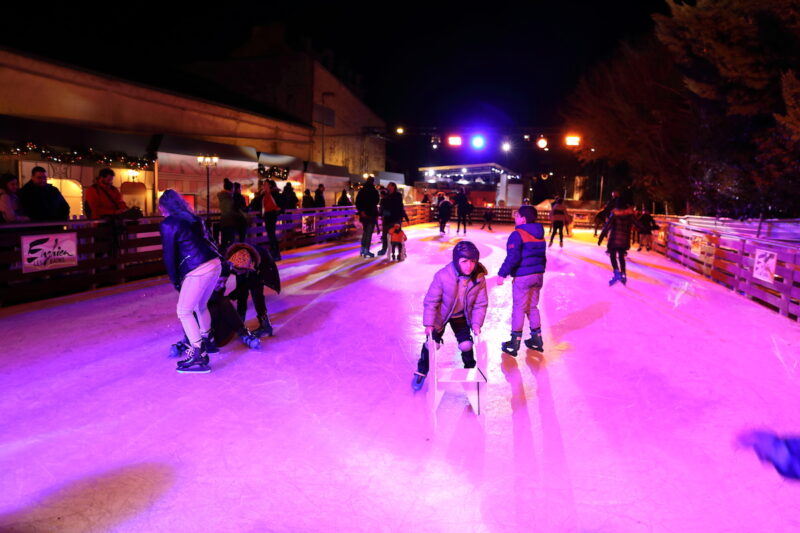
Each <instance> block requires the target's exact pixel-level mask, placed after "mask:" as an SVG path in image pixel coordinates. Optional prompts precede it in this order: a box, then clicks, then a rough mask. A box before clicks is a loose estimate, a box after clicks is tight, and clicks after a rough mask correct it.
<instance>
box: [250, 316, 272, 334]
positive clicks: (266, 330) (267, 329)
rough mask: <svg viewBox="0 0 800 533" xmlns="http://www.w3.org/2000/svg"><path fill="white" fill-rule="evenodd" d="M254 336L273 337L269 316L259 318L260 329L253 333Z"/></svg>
mask: <svg viewBox="0 0 800 533" xmlns="http://www.w3.org/2000/svg"><path fill="white" fill-rule="evenodd" d="M253 335H255V336H256V337H259V338H260V337H263V336H264V335H267V336H268V337H272V336H273V335H272V324H270V323H269V316H267V315H262V316H259V317H258V328H256V330H255V331H253Z"/></svg>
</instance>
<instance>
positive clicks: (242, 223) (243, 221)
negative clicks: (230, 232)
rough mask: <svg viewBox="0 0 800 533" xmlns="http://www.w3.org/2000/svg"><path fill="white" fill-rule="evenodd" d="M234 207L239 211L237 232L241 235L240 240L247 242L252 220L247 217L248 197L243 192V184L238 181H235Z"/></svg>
mask: <svg viewBox="0 0 800 533" xmlns="http://www.w3.org/2000/svg"><path fill="white" fill-rule="evenodd" d="M233 208H234V209H235V210H236V213H237V217H236V234H237V235H238V236H239V242H245V240H246V239H247V228H249V227H250V221H249V220H248V218H247V199H245V197H244V195H243V194H242V184H241V183H239V182H238V181H236V182H234V183H233Z"/></svg>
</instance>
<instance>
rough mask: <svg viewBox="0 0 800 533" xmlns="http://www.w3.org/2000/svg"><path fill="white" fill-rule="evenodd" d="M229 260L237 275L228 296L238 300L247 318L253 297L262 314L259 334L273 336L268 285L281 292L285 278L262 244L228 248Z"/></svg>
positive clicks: (242, 315)
mask: <svg viewBox="0 0 800 533" xmlns="http://www.w3.org/2000/svg"><path fill="white" fill-rule="evenodd" d="M225 259H226V260H227V261H228V263H230V265H231V269H232V271H233V274H234V275H235V276H236V289H234V291H233V292H231V293H230V294H229V295H228V298H230V299H231V300H235V301H236V311H237V312H238V313H239V316H240V317H241V318H242V321H244V320H245V319H246V316H247V300H248V297H250V296H252V298H253V307H254V308H255V310H256V316H257V317H258V328H257V329H256V330H255V331H254V332H253V333H254V334H255V335H256V336H257V337H261V336H263V335H268V336H270V337H272V325H271V324H270V321H269V315H268V314H267V304H266V301H265V299H264V287H269V288H270V289H272V290H274V291H275V292H277V293H280V292H281V278H280V274H279V273H278V267H277V266H276V265H275V262H274V261H273V260H272V257H271V256H270V254H269V252H267V251H266V250H265V249H263V248H261V247H259V246H253V245H250V244H245V243H237V244H234V245H232V246H231V247H230V248H228V250H227V251H226V252H225Z"/></svg>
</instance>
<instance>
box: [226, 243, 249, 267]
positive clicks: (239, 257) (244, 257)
mask: <svg viewBox="0 0 800 533" xmlns="http://www.w3.org/2000/svg"><path fill="white" fill-rule="evenodd" d="M228 261H230V263H231V265H233V268H236V269H239V270H252V269H253V258H252V257H250V253H248V251H247V250H245V249H244V248H243V249H241V250H237V251H236V252H234V253H233V255H231V256H230V257H229V258H228Z"/></svg>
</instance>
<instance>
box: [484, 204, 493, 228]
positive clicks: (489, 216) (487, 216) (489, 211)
mask: <svg viewBox="0 0 800 533" xmlns="http://www.w3.org/2000/svg"><path fill="white" fill-rule="evenodd" d="M493 220H494V209H493V208H491V207H487V208H486V209H485V210H484V212H483V225H482V226H481V229H483V228H485V227H486V226H489V231H494V230H493V229H492V221H493Z"/></svg>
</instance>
